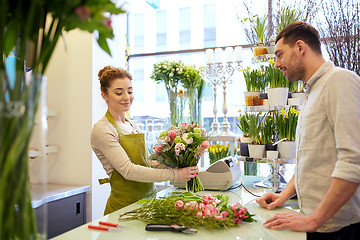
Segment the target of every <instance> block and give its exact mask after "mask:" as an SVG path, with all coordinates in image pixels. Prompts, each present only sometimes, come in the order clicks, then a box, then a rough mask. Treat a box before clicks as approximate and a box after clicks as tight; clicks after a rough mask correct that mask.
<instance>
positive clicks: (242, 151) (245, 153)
mask: <svg viewBox="0 0 360 240" xmlns="http://www.w3.org/2000/svg"><path fill="white" fill-rule="evenodd" d="M248 145H249V143H244V142H241V143H240V155H241V156H243V157H248V156H249V148H248Z"/></svg>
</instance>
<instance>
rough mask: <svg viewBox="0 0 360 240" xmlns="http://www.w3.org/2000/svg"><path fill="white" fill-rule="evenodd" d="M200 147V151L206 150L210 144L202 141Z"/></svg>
mask: <svg viewBox="0 0 360 240" xmlns="http://www.w3.org/2000/svg"><path fill="white" fill-rule="evenodd" d="M200 146H201V148H202V149H207V148H208V147H209V146H210V143H209V141H203V142H202V143H201V144H200Z"/></svg>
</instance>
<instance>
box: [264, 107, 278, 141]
mask: <svg viewBox="0 0 360 240" xmlns="http://www.w3.org/2000/svg"><path fill="white" fill-rule="evenodd" d="M274 133H275V122H274V117H273V116H272V115H271V114H270V113H269V114H267V115H266V117H265V119H264V121H263V124H262V130H261V140H262V142H263V143H271V140H272V138H273V136H274Z"/></svg>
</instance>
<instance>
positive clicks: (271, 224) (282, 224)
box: [263, 212, 320, 232]
mask: <svg viewBox="0 0 360 240" xmlns="http://www.w3.org/2000/svg"><path fill="white" fill-rule="evenodd" d="M263 225H264V227H266V228H271V229H276V230H279V229H291V230H294V231H301V232H315V231H316V229H318V228H319V227H320V225H319V224H318V223H317V222H316V221H315V220H314V219H313V218H312V216H311V215H304V214H301V213H296V212H289V213H277V214H275V215H274V216H273V217H271V218H269V219H268V220H267V221H266V222H264V223H263Z"/></svg>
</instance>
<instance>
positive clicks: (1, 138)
mask: <svg viewBox="0 0 360 240" xmlns="http://www.w3.org/2000/svg"><path fill="white" fill-rule="evenodd" d="M123 12H124V11H123V10H122V9H121V8H119V7H116V6H115V4H114V3H113V2H112V1H110V0H83V1H76V0H74V1H55V0H54V1H43V0H27V1H13V0H0V54H1V60H0V239H36V238H37V237H38V236H37V229H36V219H35V214H34V211H33V208H32V206H31V195H30V183H29V178H28V144H29V140H30V136H31V133H32V129H33V126H34V117H35V112H36V109H37V105H38V99H39V95H40V85H41V80H42V75H43V74H44V72H45V70H46V68H47V66H48V63H49V61H50V59H51V56H52V54H53V51H54V49H55V46H56V44H57V42H58V39H59V37H60V36H61V35H62V33H63V31H70V30H72V29H75V28H78V29H81V30H85V31H88V32H91V33H92V32H94V31H95V30H97V32H98V38H97V41H98V44H99V46H100V47H101V48H102V49H103V50H104V51H105V52H107V53H109V54H110V50H109V47H108V44H107V39H111V38H113V30H112V27H111V20H110V17H111V15H113V14H118V13H123ZM10 54H13V55H14V57H15V59H16V60H15V63H14V70H10V69H11V68H10V63H9V62H7V63H6V62H5V61H6V59H7V58H8V56H9V55H10ZM6 64H8V65H7V66H6ZM25 67H31V68H32V75H31V77H30V78H28V77H26V76H25ZM59 67H61V66H59ZM6 69H7V70H6Z"/></svg>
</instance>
